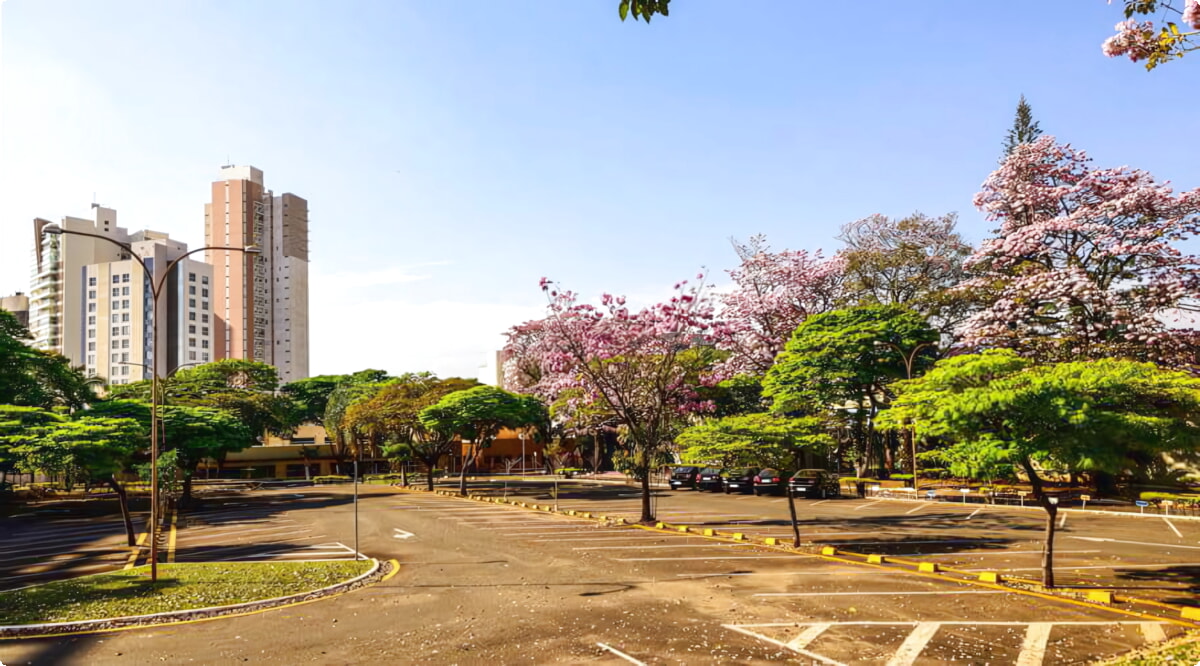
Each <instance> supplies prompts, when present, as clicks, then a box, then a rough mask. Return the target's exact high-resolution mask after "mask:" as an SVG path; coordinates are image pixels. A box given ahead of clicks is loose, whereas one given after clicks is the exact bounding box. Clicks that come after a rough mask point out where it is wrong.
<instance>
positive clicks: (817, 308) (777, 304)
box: [719, 236, 842, 377]
mask: <svg viewBox="0 0 1200 666" xmlns="http://www.w3.org/2000/svg"><path fill="white" fill-rule="evenodd" d="M734 248H735V249H736V250H737V253H738V256H739V258H740V259H741V260H742V263H741V265H740V266H738V267H737V268H735V269H733V270H731V271H729V276H730V277H731V278H733V283H734V287H733V290H732V291H730V292H728V293H726V294H723V295H722V296H721V305H722V310H721V319H722V320H723V321H724V322H725V323H726V327H725V329H724V333H725V335H724V336H722V339H721V340H720V341H719V347H720V348H721V349H722V350H725V351H727V352H729V357H728V358H727V359H726V360H725V361H724V362H722V364H721V367H720V374H721V375H723V376H736V375H752V376H755V377H761V376H763V375H765V374H766V372H767V370H769V369H770V368H771V365H772V364H773V363H774V362H775V357H776V356H778V355H779V352H781V351H783V346H784V345H785V344H786V343H787V341H788V339H789V338H790V337H791V336H792V331H794V330H796V327H797V326H799V325H800V324H801V323H802V322H803V321H804V320H805V318H807V317H809V316H810V315H814V314H820V313H822V312H828V311H829V310H831V309H833V308H834V307H835V305H836V303H837V301H838V298H839V296H840V293H841V291H840V285H841V277H842V261H841V260H840V259H838V258H834V259H826V258H824V257H822V256H821V252H820V251H819V250H818V251H816V252H812V253H810V252H808V251H806V250H795V251H792V250H784V251H782V252H772V251H771V249H770V247H768V246H767V242H766V238H765V237H763V236H755V237H753V238H751V239H750V242H749V243H747V244H744V245H742V244H735V245H734Z"/></svg>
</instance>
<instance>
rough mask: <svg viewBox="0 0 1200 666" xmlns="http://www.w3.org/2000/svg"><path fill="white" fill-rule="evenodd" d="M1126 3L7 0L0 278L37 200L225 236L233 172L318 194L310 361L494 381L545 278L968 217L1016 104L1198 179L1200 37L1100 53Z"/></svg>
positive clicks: (24, 250) (666, 270)
mask: <svg viewBox="0 0 1200 666" xmlns="http://www.w3.org/2000/svg"><path fill="white" fill-rule="evenodd" d="M1120 4H1121V3H1119V2H1118V3H1116V4H1115V5H1109V4H1107V3H1106V2H1104V1H1103V0H1074V1H1072V2H1045V0H1007V1H1006V2H1003V3H966V2H961V1H951V0H931V1H927V2H920V3H902V4H897V3H895V2H875V1H869V2H866V1H864V2H855V3H831V2H826V3H809V2H793V1H788V0H776V1H774V2H770V1H768V0H758V1H755V2H746V3H731V2H728V1H727V0H675V2H674V3H673V5H672V15H671V16H670V17H667V18H656V19H655V20H654V21H653V22H652V23H651V24H650V25H646V24H644V23H633V22H628V23H621V22H620V21H619V20H618V19H617V15H616V5H617V0H572V1H570V2H566V1H555V0H466V1H464V2H429V1H427V0H422V1H417V0H410V1H404V2H401V1H396V2H382V1H380V2H363V1H346V2H338V3H330V2H317V1H315V0H312V1H286V2H285V1H283V0H272V1H267V0H262V1H257V2H233V1H231V0H205V1H200V0H193V1H186V2H185V1H175V2H171V1H157V0H144V1H140V2H132V1H121V0H109V1H106V2H94V1H93V0H6V1H3V2H2V4H0V225H2V226H0V292H4V293H8V292H12V291H17V290H22V291H23V290H25V289H26V288H27V286H28V278H29V268H30V267H29V262H30V249H31V246H30V244H31V242H32V237H31V230H30V220H32V219H33V218H34V217H39V216H40V217H46V218H50V219H57V218H59V217H61V216H63V215H77V216H87V215H88V214H89V204H91V202H92V201H93V196H95V199H96V200H97V201H99V202H100V203H102V204H105V205H108V206H112V207H115V208H116V209H117V210H118V214H119V218H118V219H119V222H120V223H121V224H122V225H123V226H127V227H130V228H133V229H140V228H152V229H158V230H162V231H167V232H169V233H171V234H172V235H173V236H177V237H179V238H181V239H183V240H185V241H187V242H189V243H193V244H199V242H200V241H202V239H203V205H204V202H205V200H206V198H207V196H208V187H209V183H210V182H211V181H212V180H214V179H215V178H216V175H217V170H218V168H219V166H220V165H222V164H224V163H226V161H227V160H229V161H232V162H233V163H237V164H253V165H255V166H257V167H259V168H261V169H263V170H264V172H265V173H266V180H267V185H268V187H270V188H272V189H274V190H275V191H276V192H277V193H278V192H282V191H291V192H295V193H296V194H298V195H300V196H303V197H306V198H307V199H308V200H309V205H310V219H311V236H310V247H311V252H312V264H311V276H310V279H311V282H312V299H311V312H312V323H311V327H312V349H311V357H312V370H313V372H314V373H328V372H349V371H354V370H357V369H359V368H362V367H366V366H371V367H382V368H384V369H387V370H390V371H392V372H402V371H406V370H424V369H429V370H433V371H436V372H438V373H440V374H442V375H450V374H462V375H466V376H474V375H475V372H476V367H477V366H478V365H480V364H481V363H482V362H483V360H484V355H485V354H486V353H487V351H488V350H490V349H494V348H495V347H497V346H498V345H499V343H500V340H501V338H500V333H501V332H502V331H503V330H504V329H505V328H506V327H507V326H508V325H510V324H513V323H516V322H518V321H521V320H523V319H526V318H530V317H533V316H536V315H537V314H538V313H539V312H540V311H541V308H542V306H543V305H544V300H543V297H542V294H541V292H540V291H539V290H538V287H537V281H538V278H539V277H541V276H543V275H545V276H549V277H552V278H554V279H556V280H558V281H560V282H561V283H562V284H563V285H564V286H566V287H567V288H571V289H575V290H577V291H580V292H582V293H583V294H585V295H588V296H593V295H596V294H598V293H600V292H601V291H610V292H614V293H625V294H629V295H630V296H631V297H632V298H633V299H634V300H635V301H636V300H642V301H644V300H647V299H651V298H655V297H657V296H659V295H662V294H664V293H666V291H667V289H669V287H670V285H671V284H673V283H674V282H675V281H677V280H679V279H681V278H685V277H690V276H692V275H693V274H694V273H695V272H696V271H697V270H698V269H699V268H700V267H702V266H705V267H708V269H709V270H710V271H711V272H712V274H713V275H714V277H715V278H717V280H718V281H721V278H723V276H724V273H723V271H724V270H726V269H728V268H731V267H732V266H733V264H734V260H735V258H734V254H733V252H732V250H731V249H730V245H729V238H730V237H738V238H743V239H744V238H746V237H749V236H751V235H753V234H756V233H764V234H766V235H767V236H768V238H769V240H770V241H771V244H772V245H773V246H774V247H775V248H793V249H799V248H808V249H816V248H826V249H827V251H832V250H833V249H836V241H834V240H833V238H834V236H836V234H837V231H838V227H839V226H840V225H842V224H844V223H846V222H850V221H853V220H855V219H858V218H861V217H864V216H866V215H870V214H873V213H883V214H886V215H904V214H907V213H911V212H913V211H916V210H920V211H923V212H925V213H928V214H941V213H945V212H950V211H957V212H958V213H959V214H960V224H961V228H962V230H963V232H964V233H965V234H966V235H967V236H968V237H969V238H970V239H971V240H973V241H977V240H979V239H980V238H982V237H983V236H984V234H985V233H986V230H987V229H989V228H990V225H989V224H988V223H987V222H985V221H984V220H983V219H982V217H981V216H980V215H979V213H978V212H976V211H975V210H974V208H973V207H972V206H971V198H972V196H973V195H974V193H975V192H976V191H977V190H978V187H979V184H980V183H981V182H982V181H983V180H984V178H985V177H986V176H987V174H988V173H989V172H990V171H991V170H992V169H993V168H994V167H995V164H996V159H997V157H998V154H999V151H1000V148H1001V142H1002V140H1003V135H1004V133H1005V131H1006V129H1007V128H1008V127H1009V125H1010V123H1011V120H1012V115H1013V110H1014V106H1015V104H1016V101H1017V98H1018V96H1019V95H1020V94H1022V93H1024V94H1025V95H1026V96H1027V98H1028V99H1029V101H1030V103H1031V104H1032V105H1033V108H1034V112H1035V115H1036V117H1037V119H1038V120H1039V121H1040V122H1041V124H1042V128H1043V129H1044V130H1045V131H1046V132H1047V133H1051V134H1055V135H1056V136H1058V137H1059V138H1061V139H1064V140H1068V141H1070V142H1071V143H1073V144H1074V145H1076V146H1079V147H1082V148H1085V149H1087V150H1088V151H1089V153H1090V154H1091V155H1092V156H1093V157H1094V158H1095V159H1096V163H1097V164H1098V165H1104V166H1116V165H1122V164H1129V165H1133V166H1137V167H1140V168H1144V169H1147V170H1149V171H1150V172H1152V173H1153V174H1154V175H1155V176H1157V177H1158V178H1160V179H1167V180H1171V181H1172V182H1173V183H1174V184H1175V186H1176V187H1177V188H1178V189H1190V188H1193V187H1196V186H1200V161H1198V160H1196V159H1195V149H1194V145H1193V144H1194V128H1195V122H1196V121H1195V118H1196V108H1197V101H1198V100H1200V92H1197V91H1198V89H1200V87H1198V86H1197V85H1196V81H1197V78H1196V77H1197V73H1198V72H1200V69H1198V68H1200V55H1193V56H1192V57H1190V58H1187V59H1184V60H1182V61H1180V62H1176V63H1171V64H1169V65H1168V66H1164V67H1160V68H1159V69H1157V70H1155V71H1153V72H1146V71H1145V70H1144V69H1143V68H1142V67H1141V66H1139V65H1135V64H1132V63H1129V62H1128V61H1126V60H1112V59H1108V58H1105V57H1104V56H1103V55H1102V54H1101V53H1100V43H1101V42H1102V41H1103V40H1104V38H1105V37H1107V36H1108V35H1109V34H1110V33H1111V31H1112V26H1113V24H1114V23H1116V22H1117V21H1118V20H1120V19H1121V11H1120V7H1119V5H1120Z"/></svg>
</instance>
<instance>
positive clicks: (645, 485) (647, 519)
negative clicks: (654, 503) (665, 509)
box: [642, 467, 654, 524]
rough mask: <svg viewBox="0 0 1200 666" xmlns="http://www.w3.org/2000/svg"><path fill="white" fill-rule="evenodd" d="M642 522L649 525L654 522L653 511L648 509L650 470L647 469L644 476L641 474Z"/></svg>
mask: <svg viewBox="0 0 1200 666" xmlns="http://www.w3.org/2000/svg"><path fill="white" fill-rule="evenodd" d="M642 522H643V523H646V524H649V523H653V522H654V511H652V510H651V509H650V468H649V467H647V468H646V470H645V474H642Z"/></svg>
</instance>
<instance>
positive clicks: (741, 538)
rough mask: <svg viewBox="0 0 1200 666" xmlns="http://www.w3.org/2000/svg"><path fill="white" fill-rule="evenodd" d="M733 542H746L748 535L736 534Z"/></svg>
mask: <svg viewBox="0 0 1200 666" xmlns="http://www.w3.org/2000/svg"><path fill="white" fill-rule="evenodd" d="M733 540H734V541H745V540H746V535H745V534H742V533H741V532H734V533H733Z"/></svg>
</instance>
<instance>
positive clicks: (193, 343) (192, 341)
mask: <svg viewBox="0 0 1200 666" xmlns="http://www.w3.org/2000/svg"><path fill="white" fill-rule="evenodd" d="M188 346H189V347H195V346H196V338H188Z"/></svg>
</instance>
